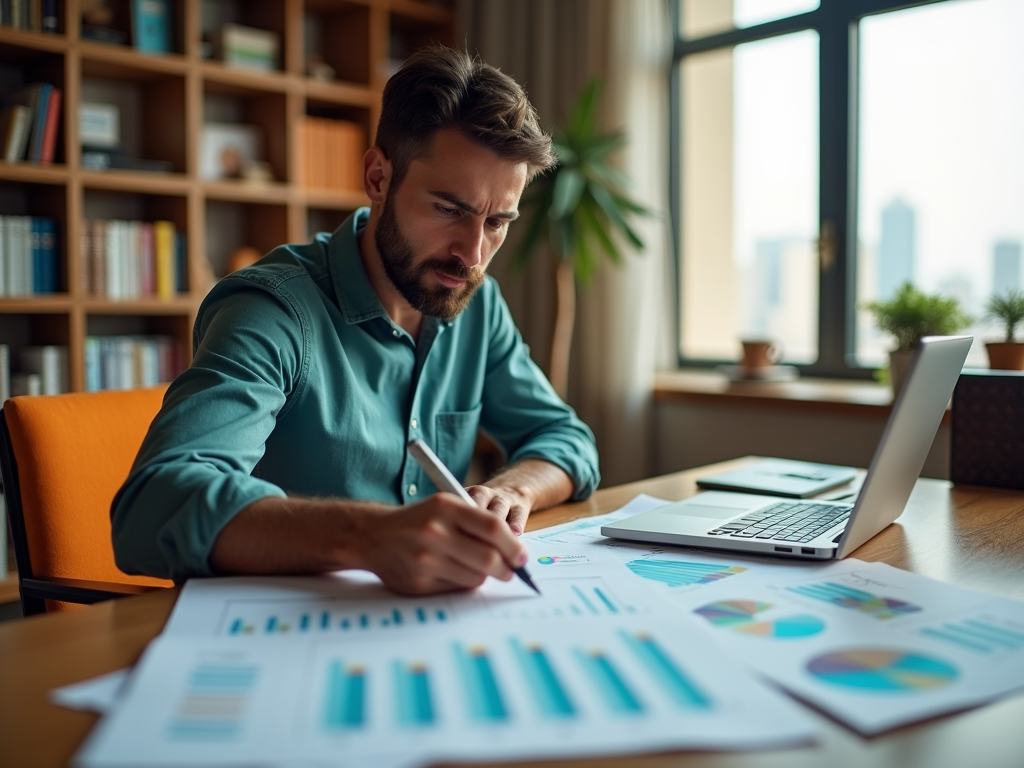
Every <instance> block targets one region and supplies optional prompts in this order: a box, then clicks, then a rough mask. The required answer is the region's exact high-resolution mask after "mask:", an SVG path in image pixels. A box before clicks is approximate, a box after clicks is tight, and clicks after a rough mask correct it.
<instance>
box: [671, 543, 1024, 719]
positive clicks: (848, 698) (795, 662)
mask: <svg viewBox="0 0 1024 768" xmlns="http://www.w3.org/2000/svg"><path fill="white" fill-rule="evenodd" d="M675 600H676V603H677V604H678V605H679V606H680V607H681V608H684V609H685V610H687V611H688V612H690V613H691V615H693V616H696V617H698V618H699V619H700V620H701V621H702V624H703V627H704V630H705V631H706V632H707V633H708V634H709V635H710V636H711V637H713V638H715V641H716V642H717V643H720V644H721V645H722V647H723V648H725V649H726V650H727V651H728V652H730V653H731V654H733V656H734V657H735V658H737V659H743V660H745V661H746V662H747V663H748V664H750V665H751V666H752V667H753V668H755V669H757V670H759V671H760V672H762V673H763V674H764V675H765V676H767V677H769V678H771V679H773V680H775V681H777V682H778V683H779V684H781V685H783V686H784V687H786V688H787V689H788V690H790V691H792V692H793V693H795V694H797V695H799V696H800V697H801V698H803V699H805V700H807V701H810V702H813V703H814V704H816V705H818V706H820V707H821V708H822V709H824V710H826V711H828V712H830V713H831V714H833V715H834V716H835V717H837V718H839V719H840V720H842V721H843V722H845V723H847V724H848V725H850V726H852V727H853V728H854V729H856V730H857V731H859V732H861V733H864V734H876V733H881V732H883V731H886V730H889V729H891V728H894V727H896V726H899V725H903V724H905V723H909V722H913V721H915V720H920V719H924V718H926V717H931V716H934V715H938V714H942V713H945V712H952V711H956V710H960V709H964V708H967V707H971V706H976V705H978V704H982V703H985V702H988V701H991V700H993V699H996V698H999V697H1000V696H1003V695H1005V694H1008V693H1010V692H1013V691H1016V690H1021V689H1024V603H1019V602H1016V601H1013V600H1006V599H1000V598H994V597H991V596H989V595H984V594H981V593H978V592H972V591H969V590H964V589H960V588H958V587H953V586H950V585H948V584H942V583H941V582H938V581H934V580H932V579H928V578H925V577H923V576H918V575H915V574H912V573H908V572H906V571H902V570H899V569H897V568H893V567H891V566H889V565H885V564H883V563H865V562H861V561H859V560H854V559H847V560H843V561H840V562H836V563H833V564H832V565H829V566H827V567H826V568H825V569H824V570H818V571H816V572H814V573H809V574H805V575H803V576H799V577H796V578H793V576H792V574H791V573H782V572H780V573H779V574H778V575H777V576H776V575H773V574H770V573H765V572H761V573H759V574H757V575H755V576H754V577H752V578H750V579H749V580H747V581H746V582H741V581H740V580H738V579H737V580H736V581H735V582H734V583H730V582H728V581H721V582H719V583H717V584H715V585H713V586H710V587H709V588H708V589H705V590H703V591H701V592H699V593H698V592H694V591H691V592H688V593H680V594H677V595H676V596H675Z"/></svg>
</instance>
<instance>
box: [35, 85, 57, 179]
mask: <svg viewBox="0 0 1024 768" xmlns="http://www.w3.org/2000/svg"><path fill="white" fill-rule="evenodd" d="M60 104H61V89H60V88H51V90H50V98H49V99H48V100H47V103H46V124H45V125H44V127H43V138H42V146H41V148H40V150H39V163H40V165H49V164H50V163H52V162H53V154H54V150H55V148H56V146H57V128H58V127H59V125H60Z"/></svg>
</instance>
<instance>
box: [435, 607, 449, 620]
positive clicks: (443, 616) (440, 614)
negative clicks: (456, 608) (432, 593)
mask: <svg viewBox="0 0 1024 768" xmlns="http://www.w3.org/2000/svg"><path fill="white" fill-rule="evenodd" d="M447 618H448V614H446V613H445V612H444V611H442V610H441V609H440V608H438V609H437V620H438V621H444V620H445V619H447Z"/></svg>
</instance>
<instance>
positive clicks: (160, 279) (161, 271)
mask: <svg viewBox="0 0 1024 768" xmlns="http://www.w3.org/2000/svg"><path fill="white" fill-rule="evenodd" d="M153 240H154V243H155V251H156V295H157V296H159V297H160V298H161V299H172V298H174V293H175V288H176V287H177V280H176V279H175V276H174V263H175V254H174V224H173V223H171V222H169V221H157V222H155V223H154V224H153Z"/></svg>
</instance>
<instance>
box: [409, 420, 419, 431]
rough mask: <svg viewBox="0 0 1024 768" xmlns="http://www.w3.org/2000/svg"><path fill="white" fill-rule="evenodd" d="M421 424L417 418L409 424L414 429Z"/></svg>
mask: <svg viewBox="0 0 1024 768" xmlns="http://www.w3.org/2000/svg"><path fill="white" fill-rule="evenodd" d="M419 425H420V423H419V422H418V421H416V419H413V420H412V421H410V422H409V426H410V427H412V428H413V429H416V428H417V427H419Z"/></svg>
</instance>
